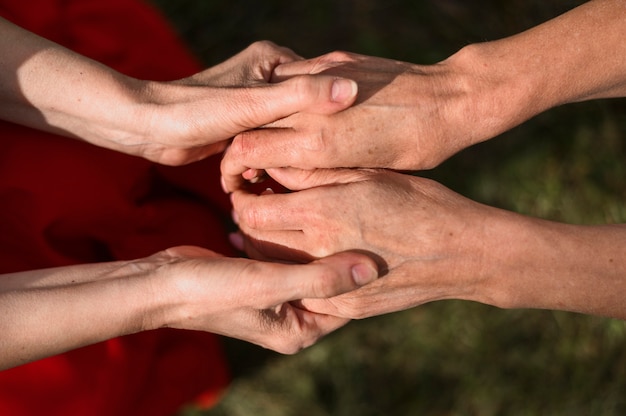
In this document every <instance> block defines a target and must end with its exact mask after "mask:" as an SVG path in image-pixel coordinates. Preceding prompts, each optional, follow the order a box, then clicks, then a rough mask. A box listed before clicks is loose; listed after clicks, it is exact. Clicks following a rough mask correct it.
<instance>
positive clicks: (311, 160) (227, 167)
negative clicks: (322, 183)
mask: <svg viewBox="0 0 626 416" xmlns="http://www.w3.org/2000/svg"><path fill="white" fill-rule="evenodd" d="M322 140H323V139H322V137H311V136H307V135H306V134H303V133H298V132H297V131H295V130H294V129H290V128H269V129H258V130H250V131H246V132H244V133H241V134H239V135H237V136H236V137H235V138H234V139H233V141H232V143H231V145H230V146H229V147H228V149H227V150H226V152H225V153H224V157H223V159H222V165H221V172H222V186H223V188H224V191H226V192H233V191H235V190H237V189H241V188H243V187H244V184H245V180H244V178H243V176H242V174H243V173H244V172H246V171H247V170H249V169H254V170H266V169H271V168H282V167H296V168H299V169H313V168H330V167H338V166H339V165H338V163H340V162H341V160H340V159H341V158H339V157H336V156H337V154H336V152H333V151H332V149H330V150H331V151H329V149H325V145H324V144H323V143H322ZM329 154H334V155H335V157H332V158H331V157H328V155H329Z"/></svg>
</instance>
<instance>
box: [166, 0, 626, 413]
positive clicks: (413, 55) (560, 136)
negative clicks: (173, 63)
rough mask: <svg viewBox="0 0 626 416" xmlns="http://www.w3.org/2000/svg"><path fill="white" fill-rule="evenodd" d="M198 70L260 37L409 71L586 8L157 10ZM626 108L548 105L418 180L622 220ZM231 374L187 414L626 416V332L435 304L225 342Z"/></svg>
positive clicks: (378, 3) (485, 3) (326, 3)
mask: <svg viewBox="0 0 626 416" xmlns="http://www.w3.org/2000/svg"><path fill="white" fill-rule="evenodd" d="M154 2H155V4H157V5H158V6H159V7H160V8H161V9H162V10H163V11H164V12H165V13H166V15H167V16H168V17H169V18H170V20H171V21H172V22H173V23H174V24H175V26H176V27H177V29H178V30H179V32H180V34H181V36H182V37H183V39H185V40H186V42H187V43H188V44H189V45H190V47H191V48H192V50H193V51H194V52H195V53H196V54H197V55H198V56H199V57H200V58H201V59H202V61H203V62H204V63H206V64H207V65H211V64H214V63H217V62H219V61H221V60H223V59H225V58H227V57H229V56H231V55H233V54H235V53H236V52H238V51H239V50H241V49H243V48H244V47H245V46H247V45H248V44H249V43H251V42H253V41H255V40H259V39H269V40H272V41H274V42H276V43H278V44H282V45H285V46H288V47H291V48H292V49H294V50H295V51H296V52H298V53H300V54H301V55H303V56H315V55H318V54H322V53H325V52H329V51H332V50H336V49H344V50H350V51H354V52H359V53H365V54H371V55H378V56H384V57H389V58H395V59H400V60H405V61H410V62H415V63H432V62H436V61H438V60H440V59H443V58H445V57H447V56H448V55H450V54H451V53H453V52H455V51H456V50H457V49H459V48H460V47H462V46H463V45H465V44H467V43H470V42H477V41H482V40H489V39H496V38H499V37H502V36H506V35H509V34H512V33H516V32H519V31H521V30H524V29H526V28H528V27H531V26H533V25H535V24H538V23H540V22H542V21H545V20H547V19H549V18H551V17H554V16H556V15H557V14H559V13H561V12H563V11H565V10H567V9H569V8H571V7H573V6H575V5H576V4H580V3H582V1H546V0H544V1H539V0H534V1H522V0H510V1H507V2H501V1H496V0H481V1H475V2H463V1H460V0H445V1H444V0H430V1H426V0H316V1H312V0H305V1H289V2H287V1H277V0H266V1H256V2H253V1H249V0H231V1H228V2H224V1H211V0H177V1H175V2H174V1H166V0H154ZM625 110H626V103H625V102H624V100H613V101H601V102H593V103H582V104H576V105H569V106H565V107H561V108H557V109H553V110H551V111H549V112H547V113H545V114H542V115H540V116H538V117H536V118H535V119H533V120H530V121H529V122H527V123H525V124H524V125H522V126H520V127H518V128H516V129H513V130H512V131H510V132H507V133H505V134H503V135H502V136H501V137H499V138H497V139H495V140H492V141H490V142H487V143H484V144H481V145H479V146H475V147H473V148H471V149H467V150H466V151H464V152H462V153H460V154H458V155H456V156H455V157H453V158H452V159H451V160H449V161H447V162H446V163H444V164H443V165H442V166H440V167H439V168H437V169H435V170H433V171H431V172H428V173H427V175H428V176H431V177H434V178H436V179H438V180H440V181H441V182H442V183H444V184H445V185H447V186H448V187H450V188H452V189H454V190H456V191H458V192H460V193H462V194H463V195H466V196H468V197H470V198H473V199H476V200H479V201H481V202H484V203H487V204H490V205H494V206H498V207H502V208H505V209H510V210H514V211H517V212H520V213H524V214H528V215H533V216H538V217H542V218H547V219H552V220H557V221H565V222H571V223H580V224H598V223H606V222H611V223H616V222H626V208H625V207H624V201H625V200H626V186H624V179H625V178H626V172H625V169H626V168H625V164H624V160H626V158H625V156H626V142H625V140H624V139H625V137H624V136H625V135H626V111H625ZM225 343H226V347H227V349H228V354H229V359H230V361H231V363H232V367H233V371H234V373H235V375H236V377H235V380H234V382H233V385H232V388H231V389H230V390H229V392H228V394H227V395H226V396H225V398H224V400H223V401H222V403H221V404H220V405H219V406H217V407H216V408H215V409H213V410H211V411H210V412H208V413H202V412H200V411H198V410H197V409H193V408H190V409H187V410H186V411H184V412H183V414H184V415H186V416H191V415H211V416H213V415H229V416H238V415H268V416H269V415H271V416H280V415H312V416H315V415H320V416H321V415H362V416H367V415H408V414H411V415H481V416H489V415H572V416H576V415H623V414H626V395H625V394H624V392H626V348H625V345H626V325H625V324H624V323H623V322H622V321H617V320H611V319H603V318H598V317H590V316H583V315H577V314H572V313H564V312H552V311H532V310H512V311H506V310H500V309H496V308H492V307H489V306H485V305H480V304H475V303H471V302H461V301H443V302H436V303H432V304H428V305H424V306H421V307H419V308H415V309H413V310H409V311H404V312H401V313H396V314H391V315H387V316H381V317H377V318H371V319H366V320H363V321H355V322H353V323H351V324H350V325H348V326H347V327H345V328H343V329H342V330H340V331H338V332H336V333H334V334H332V335H330V336H328V337H327V338H325V339H324V340H322V341H321V342H320V343H319V344H317V345H316V346H314V347H311V348H309V349H307V350H305V351H303V352H302V353H300V354H297V355H295V356H281V355H278V354H274V353H271V352H268V351H265V350H262V349H260V348H257V347H254V346H251V345H249V344H245V343H241V342H238V341H234V340H226V341H225Z"/></svg>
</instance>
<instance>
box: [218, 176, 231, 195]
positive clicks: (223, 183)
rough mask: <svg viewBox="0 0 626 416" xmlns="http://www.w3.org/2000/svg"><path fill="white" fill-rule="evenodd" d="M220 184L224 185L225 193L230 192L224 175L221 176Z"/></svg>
mask: <svg viewBox="0 0 626 416" xmlns="http://www.w3.org/2000/svg"><path fill="white" fill-rule="evenodd" d="M220 184H221V185H222V190H223V191H224V193H229V192H228V188H227V187H226V179H224V177H223V176H220Z"/></svg>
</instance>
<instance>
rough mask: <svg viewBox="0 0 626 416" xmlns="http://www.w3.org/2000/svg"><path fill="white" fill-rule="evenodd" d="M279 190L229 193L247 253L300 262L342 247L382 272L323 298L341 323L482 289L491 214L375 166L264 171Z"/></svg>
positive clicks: (319, 306) (319, 305)
mask: <svg viewBox="0 0 626 416" xmlns="http://www.w3.org/2000/svg"><path fill="white" fill-rule="evenodd" d="M270 173H271V175H272V176H273V177H274V178H275V179H277V180H278V181H279V182H280V183H282V184H283V185H285V186H287V187H288V188H291V189H296V190H298V189H302V188H308V189H304V190H300V191H298V192H293V193H289V194H272V193H265V194H264V195H260V196H257V195H254V194H252V193H247V192H245V191H242V190H240V191H236V192H235V193H233V194H232V201H233V204H234V208H235V213H236V215H235V217H236V218H237V222H238V223H239V227H240V230H241V233H243V235H245V240H244V246H245V247H242V248H244V249H245V250H246V251H247V252H248V253H249V254H250V255H251V256H252V257H256V258H263V259H267V258H272V259H276V258H278V259H285V260H290V261H308V260H310V259H311V258H318V257H323V256H326V255H328V254H331V253H335V252H340V251H344V250H358V251H363V252H365V253H371V254H372V255H373V256H375V257H377V258H378V259H379V263H380V264H379V266H380V267H381V270H387V274H386V275H385V276H384V277H382V278H380V279H378V280H377V281H375V282H373V283H372V284H370V285H368V286H367V287H364V288H362V289H359V290H357V291H355V292H353V293H351V294H349V295H345V296H340V297H338V298H336V299H333V300H331V301H328V302H313V301H306V302H305V303H304V304H305V306H306V307H313V306H312V305H315V308H316V309H315V310H317V311H320V312H322V313H330V314H337V315H339V316H344V317H350V318H362V317H364V316H372V315H378V314H381V313H386V312H391V311H397V310H402V309H407V308H410V307H412V306H416V305H419V304H421V303H425V302H429V301H433V300H437V299H444V298H451V297H455V298H467V297H471V295H473V294H474V291H475V290H476V288H477V286H478V285H480V284H482V283H481V280H482V279H483V277H484V276H483V275H481V273H473V271H478V270H481V268H482V261H483V256H481V255H480V253H481V250H482V248H483V243H484V240H485V238H486V233H485V231H486V225H487V223H488V221H489V220H490V219H491V220H492V219H493V217H494V215H493V214H496V215H497V212H498V210H495V209H492V208H489V207H486V206H483V205H481V204H478V203H475V202H473V201H470V200H468V199H466V198H464V197H462V196H460V195H458V194H455V193H454V192H452V191H450V190H448V189H446V188H445V187H443V186H442V185H440V184H438V183H436V182H434V181H431V180H428V179H424V178H419V177H413V176H408V175H401V174H398V173H394V172H390V171H382V170H381V171H377V170H314V171H308V172H307V171H297V170H284V169H281V170H271V171H270Z"/></svg>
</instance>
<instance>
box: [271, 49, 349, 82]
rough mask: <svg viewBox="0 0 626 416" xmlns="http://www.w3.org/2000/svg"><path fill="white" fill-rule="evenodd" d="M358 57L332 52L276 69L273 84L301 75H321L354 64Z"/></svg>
mask: <svg viewBox="0 0 626 416" xmlns="http://www.w3.org/2000/svg"><path fill="white" fill-rule="evenodd" d="M357 58H358V55H355V54H349V53H345V52H332V53H329V54H326V55H322V56H318V57H316V58H312V59H306V60H302V61H295V62H290V63H286V64H283V65H279V66H277V67H276V68H274V74H273V75H272V78H271V80H272V82H279V81H284V80H286V79H289V78H290V77H293V76H296V75H300V74H319V73H320V72H323V71H325V70H327V69H329V68H334V67H337V66H341V65H344V64H346V63H348V62H354V61H355V60H356V59H357Z"/></svg>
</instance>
